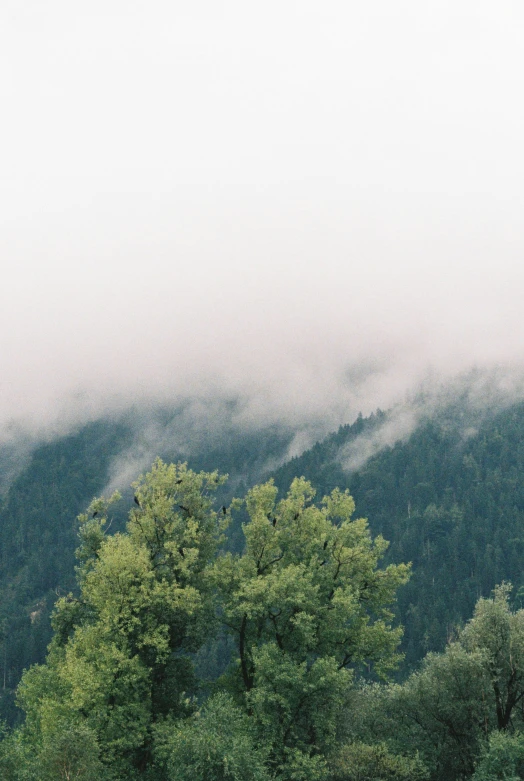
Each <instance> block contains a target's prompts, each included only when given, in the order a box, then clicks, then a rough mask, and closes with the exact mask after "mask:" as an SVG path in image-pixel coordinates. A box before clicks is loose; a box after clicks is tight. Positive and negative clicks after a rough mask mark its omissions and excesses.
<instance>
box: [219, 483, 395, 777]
mask: <svg viewBox="0 0 524 781" xmlns="http://www.w3.org/2000/svg"><path fill="white" fill-rule="evenodd" d="M246 506H247V512H248V515H249V521H248V522H247V523H245V524H244V534H245V539H246V546H245V551H244V553H243V554H242V555H227V556H222V557H220V558H219V559H218V560H217V564H216V578H217V583H218V585H219V588H220V590H221V596H222V605H223V613H224V621H225V624H226V626H227V628H228V631H229V632H230V633H231V635H232V636H233V637H234V639H235V642H236V650H237V655H238V661H237V662H236V663H235V664H234V665H233V667H232V670H231V671H230V673H229V677H228V679H227V685H228V686H229V687H230V689H232V690H233V691H235V692H236V695H237V697H238V698H239V700H240V701H241V702H243V703H244V705H245V707H246V709H247V711H248V713H249V714H251V716H252V717H253V719H254V722H255V723H256V724H257V725H258V729H259V734H260V735H263V737H264V740H266V741H267V742H268V743H269V744H270V745H271V751H272V762H273V767H274V769H275V770H276V772H277V773H278V774H279V775H281V776H282V777H289V778H311V779H313V778H323V777H324V774H325V766H324V762H323V757H325V756H326V754H327V753H329V751H330V750H331V749H332V748H333V746H334V741H335V733H336V726H337V722H338V719H339V717H340V714H341V711H342V709H343V707H344V704H345V702H346V698H347V693H348V690H349V687H350V684H351V681H352V676H353V671H354V669H355V668H356V667H358V666H361V665H369V666H372V667H373V668H374V669H375V670H376V672H377V673H378V674H379V675H384V674H385V673H386V672H387V671H388V670H390V669H391V668H393V667H394V666H395V665H396V663H397V661H398V658H399V657H398V654H397V652H396V648H397V645H398V642H399V640H400V636H401V630H400V629H399V628H393V627H392V625H391V622H392V618H393V616H392V612H391V609H390V606H391V603H392V602H393V601H394V597H395V592H396V590H397V588H398V587H399V585H401V584H402V583H404V582H405V581H406V580H407V578H408V574H409V568H408V567H407V566H406V565H402V564H401V565H390V566H389V567H387V568H385V569H379V567H378V563H379V561H380V559H381V557H382V556H383V554H384V552H385V550H386V547H387V543H386V542H385V541H384V540H383V539H382V538H381V537H378V538H376V539H375V540H373V539H372V538H371V535H370V533H369V529H368V526H367V522H366V521H365V520H364V519H356V520H353V519H352V515H353V512H354V502H353V500H352V498H351V496H350V495H349V493H348V492H340V491H338V490H335V491H333V492H332V493H331V494H330V495H329V496H327V497H324V499H323V500H322V501H321V502H320V504H315V503H314V490H313V489H312V486H311V484H310V483H308V482H307V481H306V480H304V479H295V480H294V481H293V483H292V485H291V488H290V490H289V492H288V494H287V496H286V497H285V498H283V499H282V500H281V501H277V489H276V488H275V486H274V485H273V483H272V482H268V483H266V484H264V485H261V486H257V487H255V488H253V489H252V490H251V491H250V492H249V493H248V495H247V498H246Z"/></svg>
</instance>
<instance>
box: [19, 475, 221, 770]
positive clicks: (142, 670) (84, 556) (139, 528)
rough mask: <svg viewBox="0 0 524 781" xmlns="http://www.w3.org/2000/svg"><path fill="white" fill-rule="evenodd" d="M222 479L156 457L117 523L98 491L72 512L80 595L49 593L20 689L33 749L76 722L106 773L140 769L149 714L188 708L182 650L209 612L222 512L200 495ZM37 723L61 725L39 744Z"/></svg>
mask: <svg viewBox="0 0 524 781" xmlns="http://www.w3.org/2000/svg"><path fill="white" fill-rule="evenodd" d="M221 482H223V478H220V477H219V476H218V475H217V473H210V474H209V473H200V474H196V473H194V472H192V471H191V470H189V469H187V467H186V466H185V465H178V466H175V465H169V466H168V465H166V464H164V463H162V461H160V460H157V461H156V462H155V464H154V465H153V468H152V470H151V471H150V472H149V473H148V474H146V475H145V476H143V477H142V478H140V479H139V480H138V481H137V482H136V483H135V484H134V489H135V502H136V507H135V508H134V509H133V510H132V511H131V513H130V518H129V522H128V525H127V532H126V533H123V534H121V533H119V534H115V535H114V536H112V537H109V536H106V535H105V534H104V526H105V524H106V520H107V511H108V507H109V505H108V503H106V502H104V501H103V500H95V501H94V502H93V503H92V504H91V506H90V508H89V509H88V511H87V513H85V514H84V515H82V516H81V517H80V523H81V526H80V539H81V544H80V548H79V550H78V559H79V566H78V580H79V586H80V594H79V596H78V597H73V596H72V595H69V596H68V597H65V598H62V599H60V600H59V601H58V603H57V605H56V609H55V614H54V617H53V625H54V628H55V636H54V639H53V642H52V644H51V646H50V652H49V655H48V659H47V663H46V664H45V665H44V666H41V667H38V666H37V667H34V668H32V669H31V670H29V671H28V672H27V673H26V674H25V676H24V678H23V680H22V683H21V686H20V689H19V700H20V702H21V704H22V706H23V707H24V709H25V711H26V726H25V731H26V734H27V735H30V736H31V739H32V741H33V744H34V745H35V746H37V747H39V750H40V752H43V753H42V757H44V756H45V757H48V758H49V757H50V756H51V755H52V756H54V757H55V758H56V757H57V756H58V749H57V746H58V745H62V744H61V743H60V741H62V742H63V740H65V739H66V738H67V739H68V740H69V737H70V735H71V734H72V733H71V730H74V729H77V730H78V729H83V730H88V731H89V734H93V735H94V737H95V740H96V742H97V746H99V750H100V757H101V760H102V761H103V763H104V764H105V766H106V767H110V768H111V770H112V772H113V773H114V775H115V776H116V777H118V778H125V779H126V781H128V780H129V779H132V778H135V777H137V778H138V777H142V776H143V774H144V773H145V772H146V771H147V770H148V768H150V767H151V764H152V725H153V724H154V723H155V722H157V721H158V720H161V719H162V718H164V717H167V716H171V717H175V718H181V717H184V716H187V715H189V714H190V713H191V712H192V710H193V708H194V706H193V701H192V695H193V693H194V691H195V684H196V681H195V677H194V674H193V669H192V661H191V654H192V652H194V651H195V650H197V649H198V648H199V646H200V645H201V644H202V642H203V640H204V639H206V638H207V637H208V636H209V634H210V632H212V631H213V630H214V627H215V623H216V622H215V614H216V608H215V604H214V598H213V594H212V590H211V584H210V582H209V578H208V575H207V574H206V571H207V568H208V566H209V564H210V561H211V560H212V558H213V556H214V554H215V552H216V548H217V545H218V543H219V542H220V539H221V534H222V529H223V527H224V522H225V521H227V513H226V514H221V516H220V517H219V516H218V515H217V513H216V512H215V511H213V509H212V503H211V495H212V492H213V491H214V490H215V489H216V488H217V487H218V486H219V485H220V484H221ZM48 723H61V724H62V725H67V724H69V725H70V728H69V732H68V730H67V729H66V727H65V726H63V729H62V730H61V732H60V735H59V737H57V738H56V739H55V738H53V740H52V741H51V743H49V740H48V741H47V743H46V739H45V735H46V724H48ZM57 741H58V742H57ZM68 751H70V749H68ZM50 752H51V753H50ZM64 752H65V744H64ZM65 753H67V752H65ZM64 756H65V754H64ZM43 761H44V760H43V759H42V762H43ZM46 761H47V760H46ZM53 761H54V760H53ZM56 761H58V759H57V760H56ZM49 762H51V760H50V759H49Z"/></svg>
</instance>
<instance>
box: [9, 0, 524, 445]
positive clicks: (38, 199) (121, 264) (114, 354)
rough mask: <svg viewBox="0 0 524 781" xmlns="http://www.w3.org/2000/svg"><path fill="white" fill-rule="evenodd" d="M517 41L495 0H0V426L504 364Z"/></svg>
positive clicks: (521, 72)
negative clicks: (187, 400)
mask: <svg viewBox="0 0 524 781" xmlns="http://www.w3.org/2000/svg"><path fill="white" fill-rule="evenodd" d="M523 39H524V5H523V4H522V3H521V2H517V0H499V2H497V3H494V2H492V1H491V2H487V1H486V0H453V2H451V1H448V0H438V1H433V0H424V2H421V0H396V1H395V2H391V0H369V1H368V2H361V1H360V2H354V1H353V0H344V1H343V2H342V0H341V1H340V2H334V1H333V0H323V2H311V1H310V0H301V2H291V1H290V0H279V1H278V2H275V1H274V0H266V2H264V3H251V2H246V0H243V1H242V2H240V0H238V1H237V0H224V1H222V0H213V2H208V1H207V0H192V2H187V1H186V0H180V1H177V0H170V2H167V1H166V2H164V1H163V0H148V2H147V3H146V2H136V1H135V2H133V0H126V2H123V1H122V0H104V1H103V2H102V1H101V0H90V2H89V3H87V2H86V3H83V2H82V3H71V2H70V0H46V2H45V3H42V2H37V0H25V1H24V2H23V3H20V2H19V1H18V0H0V105H1V107H2V109H1V112H2V122H1V124H0V268H1V271H2V279H1V285H0V436H1V432H4V434H3V436H7V434H6V433H5V432H9V431H13V430H15V429H16V430H18V428H19V427H26V428H31V427H32V428H33V429H38V430H44V429H46V428H47V429H53V427H55V428H56V427H60V426H61V427H66V428H67V426H71V425H73V424H74V422H75V421H78V420H82V419H89V418H90V417H95V416H96V415H98V414H100V413H101V412H102V411H108V410H109V411H111V410H112V411H118V410H121V409H123V408H125V407H126V406H127V405H129V404H138V405H140V404H144V405H154V404H156V403H166V402H167V403H170V402H172V401H176V400H177V399H181V398H194V399H197V400H198V405H200V407H199V408H204V409H205V407H206V403H209V404H210V405H211V406H212V405H213V403H214V400H216V399H217V398H234V397H240V398H242V399H243V404H242V405H241V409H242V413H241V414H242V420H243V422H244V423H246V424H248V423H249V424H257V423H258V422H260V421H271V422H274V421H278V420H285V421H287V422H291V423H293V424H294V425H297V426H298V427H300V426H301V425H304V422H305V421H312V420H317V421H318V420H320V421H324V424H325V426H326V427H328V428H329V427H333V426H335V425H338V424H339V423H345V422H348V421H351V420H352V419H353V418H354V416H355V415H356V413H357V412H358V411H359V410H362V411H363V412H364V414H366V413H369V412H371V411H372V410H373V409H375V408H376V407H378V406H380V407H382V408H385V407H387V406H388V405H390V404H393V403H395V402H397V401H398V400H399V399H401V398H404V397H405V396H406V394H408V393H410V392H413V389H415V388H416V387H417V386H418V384H419V383H421V382H425V383H426V384H427V383H428V382H429V383H431V382H442V381H445V380H446V378H452V377H454V376H455V375H457V374H460V373H461V372H467V371H469V370H470V369H471V368H472V367H477V368H480V369H487V370H493V369H497V370H498V371H501V372H505V371H507V372H509V374H511V376H513V377H514V376H516V375H519V373H521V372H522V369H523V367H524V318H523V316H522V299H523V291H524V231H523V229H522V225H523V219H522V217H523V213H524V208H523V207H524V198H523V182H524V142H523V139H524V101H523V100H522V95H523V94H524V47H523V46H522V40H523ZM17 427H18V428H17Z"/></svg>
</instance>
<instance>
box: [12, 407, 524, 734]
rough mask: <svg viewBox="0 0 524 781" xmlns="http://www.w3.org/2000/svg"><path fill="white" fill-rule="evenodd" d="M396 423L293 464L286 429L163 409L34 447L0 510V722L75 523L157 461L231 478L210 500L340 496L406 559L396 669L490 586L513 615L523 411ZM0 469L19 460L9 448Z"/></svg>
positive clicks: (59, 579) (377, 421)
mask: <svg viewBox="0 0 524 781" xmlns="http://www.w3.org/2000/svg"><path fill="white" fill-rule="evenodd" d="M408 412H409V411H408ZM405 414H406V412H405V411H403V412H402V411H401V412H400V413H399V411H398V410H392V411H391V412H387V413H386V412H380V411H378V412H377V413H375V414H374V415H371V416H370V417H368V418H363V417H362V416H359V417H358V418H357V420H356V421H354V422H353V423H352V424H348V425H345V426H341V427H340V429H339V430H338V431H337V432H334V433H333V434H331V435H329V436H328V437H326V438H325V439H324V440H322V441H321V442H318V443H317V444H315V445H314V446H313V447H312V448H310V449H308V450H307V451H305V452H304V453H303V454H302V455H300V456H298V457H295V458H292V459H291V460H286V454H287V453H288V452H289V450H290V447H291V446H292V442H293V437H294V434H295V432H294V431H293V430H291V429H290V428H285V427H278V426H271V427H266V428H262V429H259V430H251V431H243V430H242V429H240V428H239V427H232V426H228V425H220V426H218V427H216V426H215V427H214V428H212V427H210V428H209V429H207V428H206V426H199V427H197V428H196V429H195V428H193V429H191V430H189V431H186V428H187V426H186V424H187V418H185V417H184V414H183V411H175V412H171V413H169V414H168V413H167V412H166V413H165V414H164V415H163V416H160V418H158V419H157V420H156V422H155V425H154V426H153V427H151V426H150V425H149V427H147V426H144V425H143V424H142V423H141V422H140V421H138V422H137V421H136V420H133V419H131V418H122V419H121V420H120V421H111V420H100V421H97V422H93V423H90V424H88V425H86V426H84V427H82V428H80V429H79V430H78V431H76V432H75V433H73V434H70V435H68V436H66V437H62V438H59V439H56V440H54V441H52V442H48V443H45V444H42V445H40V446H39V447H37V448H35V449H34V451H33V453H32V455H31V456H30V457H27V462H26V463H25V466H23V467H22V468H19V472H18V475H17V476H16V477H15V478H14V479H12V482H11V484H10V486H9V488H8V489H7V490H6V491H5V493H4V498H3V501H2V505H1V507H0V593H1V595H2V600H1V607H0V631H1V636H0V681H1V684H0V686H1V689H0V692H1V696H0V717H3V718H8V719H9V720H10V721H14V720H16V710H15V709H14V706H13V691H14V689H15V687H16V684H17V683H18V680H19V678H20V675H21V672H22V670H23V669H24V668H26V667H28V666H29V665H31V664H33V663H34V662H38V661H42V660H43V658H44V656H45V651H46V646H47V643H48V642H49V639H50V636H51V631H50V624H49V615H50V611H51V609H52V606H53V603H54V601H55V600H56V597H57V594H60V593H65V592H67V591H69V590H71V589H73V588H74V550H75V547H76V544H77V537H76V533H77V527H76V516H77V515H78V513H79V512H81V511H82V510H83V509H85V507H86V505H87V504H88V503H89V501H90V500H91V499H92V497H93V496H95V495H100V493H102V492H103V491H106V492H107V490H108V489H111V488H112V487H115V486H116V485H127V484H129V482H130V481H131V480H133V479H134V478H135V477H136V476H137V475H138V473H139V472H141V471H144V470H146V469H147V468H148V467H149V465H150V463H151V461H152V460H153V458H154V456H156V455H161V456H162V457H163V458H164V459H165V460H175V461H176V460H187V461H188V462H189V465H190V466H191V467H192V468H193V469H196V470H200V469H205V470H212V469H215V468H216V469H219V471H221V472H228V473H229V474H230V481H229V485H228V487H227V488H226V489H224V490H223V492H222V494H221V495H220V496H219V497H218V502H219V503H227V502H228V501H229V500H230V498H231V496H232V495H233V494H235V495H237V496H242V495H243V494H244V493H245V491H246V490H247V488H249V487H250V486H251V485H252V484H254V483H255V482H259V481H260V480H261V479H265V478H266V477H268V476H270V475H271V476H272V477H273V479H274V480H275V482H276V484H277V486H278V487H279V488H280V489H282V490H285V489H287V487H288V486H289V484H290V482H291V480H292V479H293V477H295V476H301V475H303V476H305V477H306V478H307V479H309V480H310V481H311V482H312V483H313V485H314V486H315V488H316V489H317V493H318V495H323V494H325V493H328V492H329V491H331V490H332V489H333V488H334V487H336V486H340V487H341V488H347V489H349V491H350V492H351V493H352V495H353V496H354V498H355V502H356V514H357V516H364V517H367V518H368V519H369V523H370V527H371V530H372V533H373V534H374V535H376V534H382V535H383V536H384V537H385V538H386V539H387V540H389V541H390V547H389V550H388V553H387V561H389V562H395V563H398V562H402V561H411V562H412V563H413V576H412V578H411V581H410V582H409V584H408V585H407V586H405V587H404V588H403V589H401V591H400V593H399V601H398V606H397V609H398V616H399V620H400V621H401V622H402V624H403V625H404V627H405V636H404V641H403V650H404V652H405V654H406V667H405V668H404V672H405V671H406V670H407V669H409V668H410V667H412V666H414V665H415V664H416V663H417V662H418V661H419V660H420V659H421V658H422V657H423V656H424V654H425V653H426V652H427V651H428V650H441V649H442V648H443V647H444V645H445V643H446V641H447V640H448V639H449V637H451V636H453V635H454V633H455V632H456V628H457V627H458V626H459V625H460V624H461V623H462V622H464V621H465V620H466V619H467V618H468V617H469V616H470V615H471V612H472V609H473V607H474V604H475V602H476V600H477V598H478V597H479V596H480V595H484V596H487V595H488V594H489V593H490V591H491V589H492V588H493V587H494V586H495V584H497V583H500V582H501V581H503V580H510V581H511V582H512V583H513V584H514V586H515V590H514V599H515V600H516V604H517V605H518V606H520V600H521V599H524V577H523V565H522V561H523V553H524V404H515V405H513V406H510V407H507V408H505V409H500V408H499V409H497V410H493V409H492V410H487V411H486V410H483V411H479V410H474V409H472V408H471V407H468V405H467V404H466V403H465V402H463V401H462V400H459V401H457V402H455V403H453V404H447V405H446V406H445V407H443V408H441V409H439V410H438V411H436V412H432V413H431V414H426V415H421V414H420V412H419V410H418V411H417V413H416V416H415V415H411V413H409V414H408V418H409V419H408V424H409V425H408V424H406V420H405V419H404V418H403V417H402V416H403V415H404V416H405ZM410 415H411V417H410ZM152 428H153V429H154V431H153V434H152V433H151V430H152ZM410 428H411V429H412V433H411V434H410V433H409V430H410ZM183 431H185V433H184V435H183V436H182V433H183ZM4 461H5V463H7V464H11V465H12V464H13V463H14V462H15V461H16V459H15V458H14V456H13V453H12V452H9V453H8V458H7V457H6V458H5V459H4ZM1 462H2V458H1V454H0V463H1ZM282 462H284V463H282ZM279 463H280V464H281V466H280V467H278V468H275V465H276V464H279ZM131 503H132V493H131V492H130V491H129V489H128V492H127V493H126V494H125V495H124V501H122V502H120V503H119V505H117V506H116V510H115V514H114V519H113V522H112V528H111V531H115V530H118V529H120V528H122V527H123V525H124V523H125V518H126V514H127V508H128V507H129V506H130V504H131ZM240 523H241V517H240V518H237V521H236V524H235V525H233V527H232V528H231V530H230V540H229V545H230V546H231V547H233V548H236V547H238V545H239V544H240ZM208 662H209V660H208ZM208 662H206V664H207V669H211V668H212V667H213V664H212V663H208Z"/></svg>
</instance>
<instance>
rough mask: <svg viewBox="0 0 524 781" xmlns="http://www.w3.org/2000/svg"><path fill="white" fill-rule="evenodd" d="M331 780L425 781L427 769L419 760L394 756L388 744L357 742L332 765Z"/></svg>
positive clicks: (335, 758)
mask: <svg viewBox="0 0 524 781" xmlns="http://www.w3.org/2000/svg"><path fill="white" fill-rule="evenodd" d="M330 771H331V772H330V781H425V779H427V778H428V771H427V768H426V767H425V766H424V765H423V763H422V762H421V760H420V759H419V758H418V757H415V758H408V757H403V756H399V755H396V754H391V753H390V751H389V750H388V748H387V746H386V744H385V743H377V744H375V745H367V744H366V743H361V742H358V741H357V742H354V743H350V744H348V745H346V746H343V747H342V748H341V749H340V750H339V751H338V752H337V753H336V754H335V756H334V757H333V758H332V760H331V762H330Z"/></svg>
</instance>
